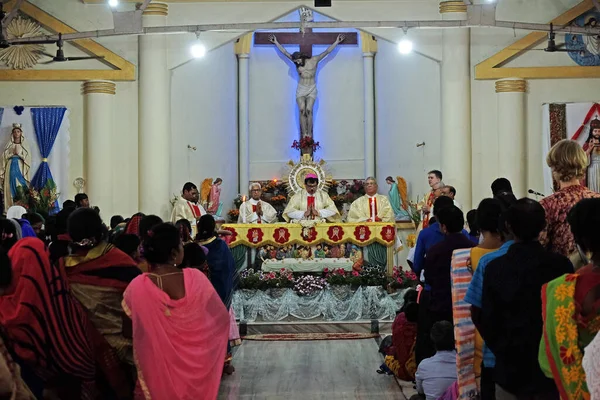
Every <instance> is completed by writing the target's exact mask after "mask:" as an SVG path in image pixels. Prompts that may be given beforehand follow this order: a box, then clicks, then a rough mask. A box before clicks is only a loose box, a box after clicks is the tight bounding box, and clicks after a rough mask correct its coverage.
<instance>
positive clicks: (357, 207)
mask: <svg viewBox="0 0 600 400" xmlns="http://www.w3.org/2000/svg"><path fill="white" fill-rule="evenodd" d="M377 189H378V186H377V181H376V180H375V178H373V177H368V178H367V179H366V180H365V193H366V194H365V195H364V196H362V197H360V198H358V199H356V200H355V201H354V202H353V203H352V204H351V205H350V211H348V222H395V218H394V210H393V209H392V205H391V204H390V201H389V200H388V198H387V196H383V195H381V194H378V193H377Z"/></svg>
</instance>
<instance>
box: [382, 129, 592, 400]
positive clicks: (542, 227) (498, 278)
mask: <svg viewBox="0 0 600 400" xmlns="http://www.w3.org/2000/svg"><path fill="white" fill-rule="evenodd" d="M546 162H547V164H548V166H549V167H550V169H551V170H552V175H553V178H554V180H555V182H556V184H557V188H556V190H555V192H554V193H553V194H552V195H550V196H548V197H546V198H544V199H543V200H541V201H540V202H537V201H535V200H532V199H529V198H522V199H517V198H516V197H515V195H514V194H513V190H512V187H511V184H510V182H509V181H508V180H507V179H505V178H499V179H497V180H495V181H494V182H493V183H492V185H491V189H492V193H491V197H490V198H486V199H484V200H482V201H481V202H480V203H479V206H478V207H477V209H476V210H472V211H470V212H469V213H468V214H467V220H468V221H467V224H466V226H467V227H468V228H469V231H468V232H467V230H465V229H464V227H465V221H464V216H463V213H462V211H461V210H460V209H459V208H458V207H456V206H455V205H454V204H453V201H452V200H451V199H450V198H449V197H447V196H439V197H438V196H437V195H435V194H434V191H435V189H436V187H435V186H436V182H437V181H441V178H442V176H441V172H440V171H432V173H430V176H429V182H430V185H431V187H432V194H431V196H432V202H433V207H430V208H431V213H432V215H430V216H429V218H428V219H429V220H428V223H427V224H426V227H425V228H424V229H423V230H421V231H420V232H419V233H418V237H417V242H416V247H415V248H414V251H411V254H410V255H409V260H408V261H409V264H410V266H411V268H412V269H413V271H414V272H415V273H416V274H418V275H420V277H421V285H419V287H418V290H409V291H408V292H406V293H405V295H404V305H403V307H402V309H401V310H400V311H399V312H398V314H397V317H396V319H395V320H394V323H393V325H392V335H391V340H390V337H388V338H385V339H384V340H383V341H382V345H381V346H380V351H381V352H382V353H383V354H384V355H385V362H384V363H383V364H382V365H381V366H380V367H379V370H378V371H377V372H378V373H380V374H386V373H387V374H390V375H392V374H393V375H395V376H397V377H398V378H399V379H401V380H405V381H409V382H410V381H413V382H414V383H415V388H416V390H417V394H416V395H414V396H413V397H414V399H413V400H415V399H426V400H436V399H457V398H460V399H475V398H480V399H483V400H492V399H501V400H505V399H510V400H512V399H515V400H516V399H563V400H567V399H568V400H571V399H572V400H579V399H590V398H591V399H600V335H598V334H597V333H598V331H599V330H600V234H599V232H598V229H599V228H598V227H600V194H598V193H595V192H593V191H590V190H589V189H587V188H586V187H585V182H583V181H582V180H583V179H584V172H585V171H586V168H587V166H588V164H589V160H588V157H587V155H586V153H585V152H584V150H583V149H582V148H581V147H580V145H579V144H578V143H577V142H574V141H570V140H563V141H561V142H559V143H557V144H556V145H555V146H553V147H552V149H551V150H550V152H549V153H548V155H547V158H546ZM432 178H433V179H432ZM426 211H427V210H426Z"/></svg>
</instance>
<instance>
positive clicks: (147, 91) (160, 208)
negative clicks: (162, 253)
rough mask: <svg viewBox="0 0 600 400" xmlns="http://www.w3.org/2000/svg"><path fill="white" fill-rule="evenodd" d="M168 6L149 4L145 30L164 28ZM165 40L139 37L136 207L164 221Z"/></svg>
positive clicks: (167, 154) (167, 174)
mask: <svg viewBox="0 0 600 400" xmlns="http://www.w3.org/2000/svg"><path fill="white" fill-rule="evenodd" d="M167 7H168V6H167V5H166V4H163V3H150V5H149V6H148V8H146V10H145V11H144V16H143V19H144V26H164V25H166V22H167V13H168V8H167ZM169 84H170V82H169V70H168V66H167V38H166V36H165V35H141V36H140V37H139V89H138V90H139V206H140V211H142V212H144V213H146V214H157V215H159V216H160V217H162V218H167V217H168V213H169V198H170V178H171V168H170V167H171V162H170V158H171V127H170V92H169Z"/></svg>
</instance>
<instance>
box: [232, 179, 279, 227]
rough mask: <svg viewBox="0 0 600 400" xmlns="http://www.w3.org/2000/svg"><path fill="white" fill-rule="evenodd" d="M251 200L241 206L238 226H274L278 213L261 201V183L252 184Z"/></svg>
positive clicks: (250, 188) (250, 189)
mask: <svg viewBox="0 0 600 400" xmlns="http://www.w3.org/2000/svg"><path fill="white" fill-rule="evenodd" d="M248 190H249V191H250V199H249V200H248V201H245V202H243V203H242V205H241V206H240V215H239V217H238V224H243V223H247V224H272V223H275V222H277V211H276V210H275V209H274V208H273V206H272V205H270V204H269V203H267V202H266V201H261V200H260V196H261V195H262V187H261V186H260V183H256V182H255V183H252V184H250V187H249V188H248Z"/></svg>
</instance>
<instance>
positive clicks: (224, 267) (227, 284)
mask: <svg viewBox="0 0 600 400" xmlns="http://www.w3.org/2000/svg"><path fill="white" fill-rule="evenodd" d="M215 229H216V224H215V219H214V218H213V217H212V215H203V216H202V217H200V221H198V235H197V236H196V242H197V243H198V244H200V245H201V246H204V247H206V248H207V249H208V254H207V255H206V261H207V262H208V268H209V271H210V281H211V282H212V284H213V286H214V288H215V290H216V291H217V293H218V294H219V297H220V298H221V301H222V302H223V304H224V305H225V307H226V308H227V310H228V311H229V309H230V307H231V300H232V299H233V289H234V280H235V278H236V275H237V271H236V268H235V261H234V259H233V255H232V254H231V250H229V246H227V243H225V241H224V240H222V239H220V238H219V237H218V235H217V233H216V231H215ZM227 350H228V351H227V358H226V359H225V367H224V372H225V373H227V374H231V373H233V371H234V368H233V366H232V365H231V359H232V355H231V353H230V350H231V348H230V347H229V346H228V349H227Z"/></svg>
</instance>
